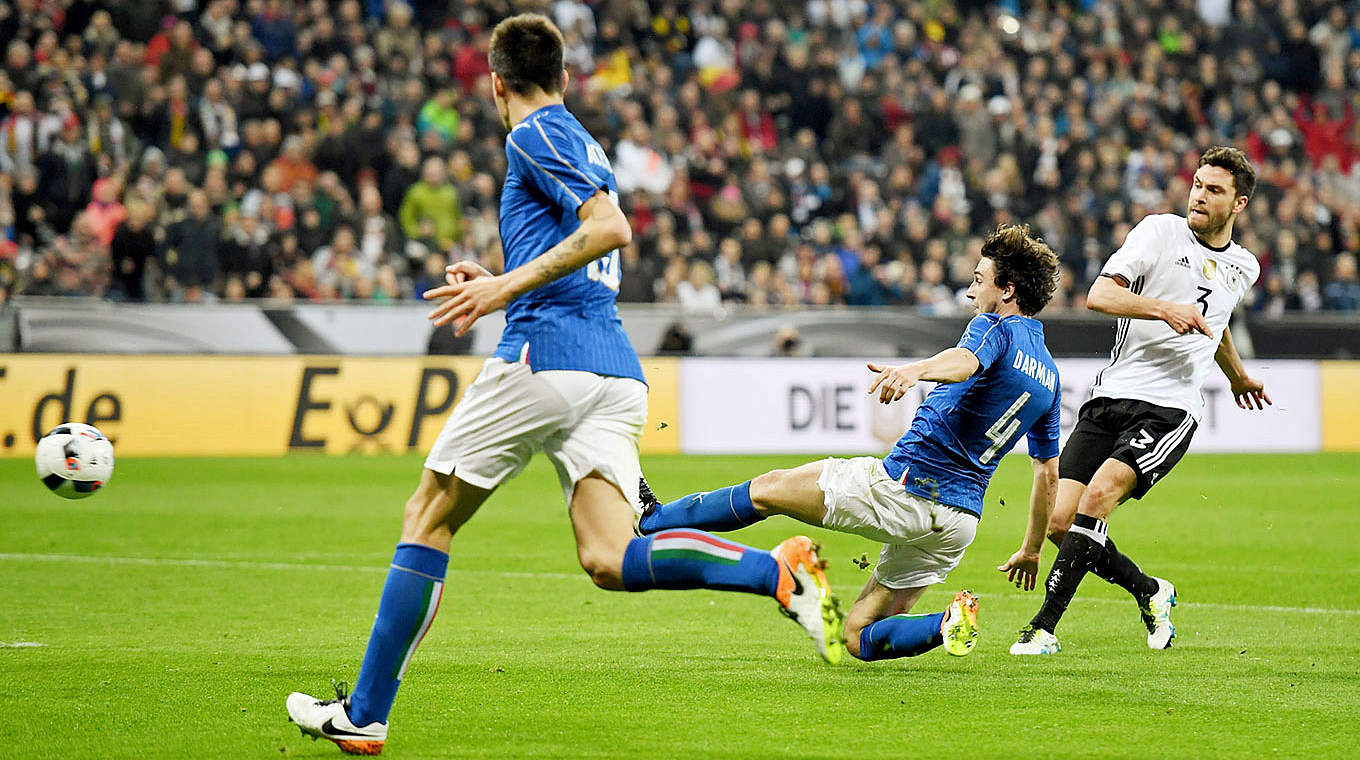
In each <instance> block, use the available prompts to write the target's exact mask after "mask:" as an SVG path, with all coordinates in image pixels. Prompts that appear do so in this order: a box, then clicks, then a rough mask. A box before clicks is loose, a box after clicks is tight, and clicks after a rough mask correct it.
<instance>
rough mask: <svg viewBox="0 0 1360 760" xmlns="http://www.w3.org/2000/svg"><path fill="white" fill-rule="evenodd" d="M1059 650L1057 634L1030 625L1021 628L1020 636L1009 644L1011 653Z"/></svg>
mask: <svg viewBox="0 0 1360 760" xmlns="http://www.w3.org/2000/svg"><path fill="white" fill-rule="evenodd" d="M1061 650H1062V647H1061V646H1059V645H1058V637H1057V636H1054V635H1053V634H1051V633H1049V632H1048V631H1045V630H1044V629H1042V628H1035V627H1034V626H1032V625H1027V626H1025V627H1024V628H1021V629H1020V638H1018V639H1016V640H1015V643H1014V644H1011V654H1057V653H1058V652H1060V651H1061Z"/></svg>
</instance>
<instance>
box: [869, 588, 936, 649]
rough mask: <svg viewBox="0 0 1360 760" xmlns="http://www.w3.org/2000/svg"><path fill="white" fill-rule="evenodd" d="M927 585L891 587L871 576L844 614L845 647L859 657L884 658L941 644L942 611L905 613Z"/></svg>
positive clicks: (932, 647) (913, 604)
mask: <svg viewBox="0 0 1360 760" xmlns="http://www.w3.org/2000/svg"><path fill="white" fill-rule="evenodd" d="M927 588H929V586H917V587H915V588H903V589H890V588H888V587H887V586H884V585H883V584H881V583H879V582H878V580H877V579H876V578H870V579H869V580H868V582H866V583H865V584H864V589H863V590H862V591H860V594H859V598H858V599H856V600H855V603H854V605H852V606H851V607H850V612H849V613H847V614H846V616H845V648H846V649H847V650H849V651H850V654H852V655H854V656H855V657H857V658H859V659H861V660H885V659H889V658H893V657H914V656H916V655H918V654H921V653H923V652H928V651H930V650H931V649H934V648H935V647H937V646H939V645H940V644H942V643H944V637H943V636H941V635H940V621H941V620H943V618H944V615H943V613H941V614H939V615H909V614H907V612H908V611H909V610H911V608H912V607H913V606H915V605H916V600H918V599H920V598H921V595H922V594H924V593H925V591H926V589H927ZM928 618H935V619H934V620H933V621H932V620H929V619H928Z"/></svg>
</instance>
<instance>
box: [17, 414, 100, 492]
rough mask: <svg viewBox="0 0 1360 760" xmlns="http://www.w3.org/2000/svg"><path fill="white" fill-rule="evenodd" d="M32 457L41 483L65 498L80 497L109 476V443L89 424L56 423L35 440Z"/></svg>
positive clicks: (97, 487) (94, 488)
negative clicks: (34, 451)
mask: <svg viewBox="0 0 1360 760" xmlns="http://www.w3.org/2000/svg"><path fill="white" fill-rule="evenodd" d="M33 458H34V461H35V462H36V463H37V465H38V477H39V478H40V479H41V480H42V482H43V485H45V486H47V487H48V488H49V489H51V491H52V492H53V493H55V494H56V495H58V496H61V497H63V498H67V499H83V498H85V497H86V496H89V495H90V494H92V493H94V492H95V491H98V490H99V489H101V488H103V487H104V486H105V485H106V484H107V483H108V482H109V478H111V477H113V444H112V443H110V442H109V439H108V438H105V437H104V434H103V433H101V432H99V430H98V429H97V428H95V427H94V426H93V425H83V424H81V423H79V422H66V423H63V424H61V425H58V426H57V427H55V428H53V430H52V432H50V433H48V434H47V435H45V436H43V437H42V440H41V441H38V452H37V454H35V455H34V457H33Z"/></svg>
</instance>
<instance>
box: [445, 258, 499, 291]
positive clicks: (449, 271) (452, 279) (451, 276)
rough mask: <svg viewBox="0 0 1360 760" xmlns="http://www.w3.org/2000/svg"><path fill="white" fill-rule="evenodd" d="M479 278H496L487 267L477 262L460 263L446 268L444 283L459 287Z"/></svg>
mask: <svg viewBox="0 0 1360 760" xmlns="http://www.w3.org/2000/svg"><path fill="white" fill-rule="evenodd" d="M478 277H495V275H493V274H491V271H490V270H489V269H487V268H486V267H484V266H482V265H481V264H478V263H477V262H475V261H459V262H456V263H453V264H449V265H448V266H446V267H444V282H447V283H448V284H450V285H458V284H461V283H464V282H467V281H468V280H475V279H477V278H478Z"/></svg>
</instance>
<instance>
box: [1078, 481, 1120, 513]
mask: <svg viewBox="0 0 1360 760" xmlns="http://www.w3.org/2000/svg"><path fill="white" fill-rule="evenodd" d="M1123 496H1124V494H1123V492H1122V489H1120V488H1119V487H1118V486H1116V485H1115V484H1113V483H1100V482H1093V483H1091V484H1090V485H1088V486H1087V487H1086V491H1085V492H1083V493H1082V495H1081V504H1079V505H1078V506H1077V511H1078V512H1080V513H1081V514H1084V515H1096V516H1103V515H1107V514H1109V513H1110V510H1112V509H1114V507H1115V505H1117V504H1118V503H1119V500H1120V499H1121V498H1123Z"/></svg>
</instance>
